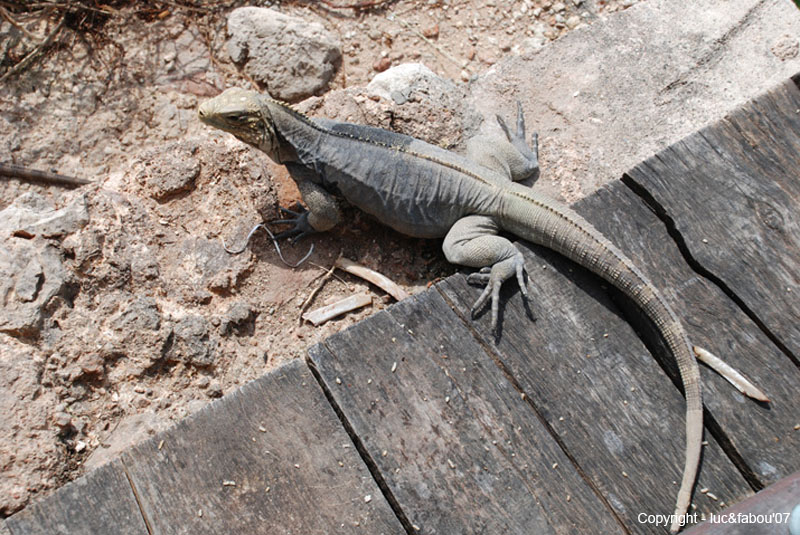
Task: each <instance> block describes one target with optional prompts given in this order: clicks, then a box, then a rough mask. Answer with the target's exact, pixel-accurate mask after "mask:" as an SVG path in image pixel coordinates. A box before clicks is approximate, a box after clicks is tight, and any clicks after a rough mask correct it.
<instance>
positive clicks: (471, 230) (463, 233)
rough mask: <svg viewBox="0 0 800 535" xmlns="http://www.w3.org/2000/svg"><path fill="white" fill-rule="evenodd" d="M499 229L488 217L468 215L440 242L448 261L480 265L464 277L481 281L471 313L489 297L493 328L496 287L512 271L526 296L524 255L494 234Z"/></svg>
mask: <svg viewBox="0 0 800 535" xmlns="http://www.w3.org/2000/svg"><path fill="white" fill-rule="evenodd" d="M499 231H500V227H499V226H498V225H497V223H495V221H494V219H492V218H491V217H487V216H479V215H471V216H467V217H463V218H461V219H459V220H458V221H456V223H455V224H454V225H453V226H452V227H451V228H450V231H449V232H448V233H447V236H445V238H444V244H443V245H442V250H443V251H444V255H445V257H447V260H448V261H449V262H452V263H454V264H460V265H462V266H469V267H479V268H481V271H480V272H478V273H472V274H471V275H470V276H469V277H468V278H467V281H468V282H470V283H477V284H482V285H485V289H484V290H483V293H482V294H481V295H480V297H478V300H477V301H475V304H474V305H473V307H472V314H473V315H474V314H475V313H476V312H477V311H478V310H480V309H481V307H483V306H484V304H486V302H487V301H488V300H489V299H490V298H491V300H492V301H491V313H492V329H493V330H495V329H496V328H497V316H498V310H499V308H500V288H501V287H502V285H503V283H504V282H505V281H507V280H508V279H510V278H511V277H513V276H515V275H516V277H517V281H518V283H519V287H520V291H521V292H522V295H523V297H525V298H526V299H527V297H528V288H527V286H526V284H525V275H524V274H525V259H524V258H523V256H522V253H521V252H520V251H519V249H517V247H516V246H515V245H514V244H513V243H511V242H510V241H509V240H507V239H506V238H503V237H502V236H498V235H497V234H498V232H499Z"/></svg>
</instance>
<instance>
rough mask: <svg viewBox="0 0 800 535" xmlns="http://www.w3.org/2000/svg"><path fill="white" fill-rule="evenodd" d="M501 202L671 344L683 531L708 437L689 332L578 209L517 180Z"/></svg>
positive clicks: (518, 222) (513, 222)
mask: <svg viewBox="0 0 800 535" xmlns="http://www.w3.org/2000/svg"><path fill="white" fill-rule="evenodd" d="M501 206H502V208H501V210H500V216H499V220H500V225H501V227H502V228H503V229H505V230H507V231H510V232H512V233H514V234H516V235H517V236H519V237H520V238H523V239H526V240H529V241H531V242H533V243H536V244H539V245H543V246H545V247H548V248H550V249H553V250H554V251H556V252H558V253H560V254H562V255H564V256H566V257H567V258H569V259H570V260H572V261H573V262H575V263H577V264H578V265H580V266H583V267H584V268H586V269H588V270H590V271H591V272H593V273H595V274H596V275H599V276H600V277H602V278H603V279H605V280H606V281H608V282H609V283H611V284H612V285H614V286H615V287H616V288H618V289H619V290H621V291H622V292H623V293H624V294H625V295H627V296H628V297H629V298H631V299H632V300H633V301H634V302H635V303H636V304H637V305H638V306H639V307H640V308H641V309H642V310H643V311H644V312H645V314H646V315H647V317H648V318H649V319H650V320H651V321H652V322H653V323H654V324H655V325H656V327H657V328H658V330H659V332H660V333H661V336H662V338H663V339H664V341H665V342H666V343H667V346H668V347H669V349H670V352H671V353H672V355H673V357H674V358H675V361H676V362H677V364H678V369H679V371H680V375H681V381H682V382H683V389H684V394H685V396H686V458H685V463H684V468H683V478H682V481H681V486H680V489H679V491H678V499H677V504H676V506H675V516H674V517H673V519H674V521H673V523H672V526H671V528H670V530H671V531H672V532H673V533H677V530H678V529H680V526H681V524H683V523H684V522H682V521H683V519H684V515H685V514H686V511H687V510H688V508H689V503H690V501H691V496H692V488H693V487H694V483H695V480H696V478H697V469H698V466H699V464H700V452H701V449H702V441H703V397H702V391H701V388H700V370H699V369H698V366H697V361H696V360H695V354H694V352H693V348H692V345H691V344H690V343H689V338H688V336H687V335H686V331H685V330H684V329H683V326H682V325H681V323H680V321H678V318H677V316H676V315H675V312H674V311H673V310H672V308H671V307H670V306H669V305H668V304H667V302H666V301H665V300H664V299H663V297H662V296H661V295H660V294H659V292H658V290H656V288H655V287H654V286H653V284H652V283H651V282H650V281H649V280H648V279H647V277H646V276H645V275H644V273H642V272H641V271H640V270H639V269H638V268H637V267H636V266H635V265H634V264H633V262H631V260H630V259H629V258H628V257H627V256H626V255H625V254H624V253H623V252H622V251H621V250H619V249H618V248H617V247H616V246H615V245H614V244H612V243H611V242H610V241H609V240H608V239H607V238H605V237H604V236H603V235H602V234H601V233H600V231H598V230H597V229H595V228H594V227H593V226H592V225H591V224H590V223H589V222H588V221H586V220H585V219H584V218H583V217H581V216H580V215H579V214H578V213H576V212H575V211H574V210H572V209H571V208H569V207H568V206H566V205H563V204H561V203H558V202H555V201H552V200H551V199H545V198H543V197H541V196H540V195H539V194H538V193H536V192H534V191H531V190H530V189H527V188H524V187H522V186H518V185H517V184H511V185H509V186H508V188H507V189H506V191H505V193H504V195H503V198H502V199H501Z"/></svg>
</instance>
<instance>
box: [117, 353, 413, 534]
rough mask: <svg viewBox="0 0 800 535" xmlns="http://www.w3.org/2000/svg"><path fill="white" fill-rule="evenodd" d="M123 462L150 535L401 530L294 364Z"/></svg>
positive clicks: (306, 374)
mask: <svg viewBox="0 0 800 535" xmlns="http://www.w3.org/2000/svg"><path fill="white" fill-rule="evenodd" d="M123 462H124V463H125V466H126V467H127V470H128V473H129V474H130V477H131V480H132V482H133V484H134V487H135V488H136V489H137V492H138V495H139V497H140V502H141V504H142V508H143V510H144V511H145V514H146V516H147V518H148V520H149V522H150V525H151V526H152V529H153V533H160V534H170V533H270V534H289V533H292V534H303V535H306V534H320V535H323V534H326V535H327V534H330V533H353V532H356V531H357V532H363V533H375V534H381V533H382V534H389V533H393V534H401V533H405V530H404V529H403V527H402V526H401V525H400V523H399V521H398V520H397V517H396V516H395V515H394V513H393V512H392V510H391V508H390V507H389V505H388V503H387V502H386V500H385V498H384V497H383V495H382V494H381V492H380V490H379V489H378V487H377V485H376V483H375V481H374V480H373V478H372V477H371V475H370V473H369V471H368V469H367V467H366V465H365V464H364V463H363V461H362V460H361V458H360V457H359V456H358V453H357V452H356V450H355V448H354V446H353V444H352V441H351V440H350V438H349V437H348V435H347V434H346V432H345V431H344V428H343V427H342V426H341V422H340V421H339V420H338V418H337V417H336V415H335V413H334V412H333V410H332V409H331V407H330V405H329V403H328V401H327V400H326V399H325V397H324V394H323V392H322V390H321V389H320V387H319V385H318V384H317V382H316V380H315V379H314V377H313V376H312V375H311V373H310V371H309V370H308V368H307V366H306V365H305V363H303V362H301V361H294V362H292V363H290V364H287V365H285V366H283V367H281V368H278V369H277V370H275V371H274V372H272V373H270V374H267V375H265V376H264V377H262V378H261V379H258V380H256V381H253V382H251V383H249V384H247V385H245V386H244V387H242V388H241V389H239V390H238V391H236V392H234V393H232V394H229V395H227V396H225V397H224V398H223V399H222V400H220V401H218V402H216V403H213V404H211V405H210V406H208V407H207V408H205V409H203V410H201V411H200V412H199V413H197V414H196V415H194V416H192V417H190V418H188V419H186V420H184V421H182V422H180V423H179V424H178V425H177V426H175V427H174V428H172V429H171V430H169V431H167V432H165V433H163V434H161V435H158V436H156V437H155V438H154V439H152V440H149V441H147V442H145V443H143V444H141V445H139V446H137V447H135V448H133V449H132V450H129V451H128V452H126V453H125V454H123Z"/></svg>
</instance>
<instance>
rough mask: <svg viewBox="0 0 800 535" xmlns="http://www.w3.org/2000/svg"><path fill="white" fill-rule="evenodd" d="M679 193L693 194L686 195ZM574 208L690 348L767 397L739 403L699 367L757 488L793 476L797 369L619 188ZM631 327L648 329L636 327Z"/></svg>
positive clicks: (708, 399)
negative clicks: (669, 314) (645, 285)
mask: <svg viewBox="0 0 800 535" xmlns="http://www.w3.org/2000/svg"><path fill="white" fill-rule="evenodd" d="M674 187H678V188H680V185H679V184H678V183H676V184H674ZM683 194H684V195H686V196H693V195H694V193H693V192H692V191H688V190H683ZM575 209H576V210H577V211H578V212H580V213H581V214H582V215H583V216H584V217H586V218H587V219H588V220H589V221H592V222H593V223H594V224H595V226H596V227H597V228H598V229H599V230H600V231H601V232H603V233H604V234H605V235H606V236H608V237H610V238H611V239H612V241H614V243H616V245H617V246H618V247H619V248H620V249H622V251H623V252H625V253H626V254H627V255H628V256H629V257H630V258H633V259H635V262H636V263H637V265H639V266H640V267H641V269H642V270H643V271H644V272H645V273H646V274H647V275H648V277H649V278H650V280H651V281H652V282H653V284H655V285H656V287H657V288H659V289H660V290H661V292H662V294H663V295H664V298H665V299H666V300H667V301H668V302H669V304H670V305H671V306H672V307H673V309H674V310H675V312H676V313H677V314H678V317H679V318H681V320H682V322H683V325H684V326H685V328H686V329H687V331H688V333H689V336H690V339H691V340H692V342H693V343H694V344H697V345H699V346H701V347H704V348H706V349H708V350H709V351H711V352H712V353H714V354H716V355H717V356H719V357H720V358H722V359H724V360H725V361H726V362H728V363H729V364H731V365H732V366H734V367H735V368H737V369H739V370H740V371H742V372H743V373H745V375H747V376H748V377H750V378H751V379H752V380H753V381H755V383H756V384H758V385H759V386H760V387H761V388H762V389H763V390H764V391H765V392H766V393H767V394H768V396H769V397H770V399H771V400H772V402H771V403H770V404H768V405H767V404H761V403H757V402H754V401H752V400H748V399H745V398H744V397H743V396H742V395H741V394H740V393H739V392H738V391H737V390H735V389H734V388H733V387H732V386H731V385H730V384H729V383H728V382H727V381H725V380H724V379H723V378H722V377H720V376H719V375H718V374H716V373H714V372H713V371H711V370H710V369H708V368H705V367H704V366H701V373H702V377H703V387H704V391H705V405H706V407H707V408H708V409H709V410H710V413H711V416H712V417H713V419H714V421H715V422H716V423H717V424H718V425H719V426H720V428H721V431H722V432H723V433H724V435H725V437H726V440H729V441H730V442H731V444H732V445H733V446H734V447H735V448H736V451H737V452H738V454H739V455H741V457H742V458H743V459H744V461H745V462H746V463H747V465H748V466H749V467H750V468H751V469H752V471H753V472H754V473H755V474H756V476H757V477H758V479H759V480H760V481H761V483H762V484H764V485H768V484H770V483H773V482H775V481H777V480H779V479H781V478H783V477H786V476H788V475H789V474H791V473H792V472H795V471H796V470H798V469H800V433H798V432H797V431H795V430H794V426H795V425H796V424H797V415H798V414H800V396H798V395H797V392H798V389H799V388H800V370H798V368H797V367H796V366H795V365H794V363H792V362H791V361H790V360H789V359H788V358H786V357H785V355H784V354H783V353H782V352H781V351H780V350H779V349H778V348H777V347H776V346H775V345H774V344H773V343H772V342H771V341H770V340H769V339H768V338H767V336H766V335H764V333H763V332H762V331H761V330H760V329H759V327H758V326H757V325H755V324H754V323H753V322H752V321H751V320H750V318H748V317H747V316H746V315H745V314H744V313H743V312H742V311H741V309H740V308H739V306H738V305H736V303H734V302H733V301H732V300H731V299H730V298H729V297H728V296H727V295H725V293H724V292H722V291H721V290H720V289H719V287H717V286H716V285H715V284H713V283H711V282H709V281H708V280H707V279H705V278H704V277H702V276H701V275H698V274H697V273H696V272H695V271H694V270H692V269H691V267H689V265H688V264H687V263H686V262H685V261H684V259H683V256H682V255H681V252H680V250H679V249H678V247H677V245H676V244H675V242H674V240H673V239H672V238H671V237H670V236H669V235H668V233H667V230H666V227H665V225H664V224H663V222H662V221H661V220H659V219H658V217H656V215H655V214H653V213H652V211H650V210H649V209H648V208H647V207H646V206H645V204H644V203H643V202H642V201H641V199H640V198H639V197H638V196H636V195H635V194H634V193H633V192H631V191H630V189H628V188H627V187H625V186H624V184H622V183H620V182H616V183H613V184H609V185H608V186H607V187H605V188H603V189H601V190H599V191H597V192H595V193H594V194H593V195H591V196H590V197H588V198H586V199H584V200H582V201H581V202H579V203H578V204H577V205H576V206H575ZM798 209H800V207H798ZM637 315H638V316H641V313H640V312H639V311H638V310H634V311H633V313H632V314H629V317H635V316H637ZM638 326H639V327H645V328H650V326H649V325H646V324H645V322H644V320H643V321H642V322H641V323H640V324H639V325H638ZM648 338H649V339H650V340H656V341H657V342H658V345H659V347H660V351H658V353H660V354H661V355H662V357H661V358H662V361H664V362H666V363H667V365H668V367H669V368H671V369H672V370H673V376H674V377H676V378H677V368H676V366H675V365H674V359H672V357H671V356H670V355H669V352H668V350H667V349H666V348H665V347H663V345H661V341H660V337H659V336H658V334H657V333H655V332H654V331H653V332H651V333H650V335H649V336H648Z"/></svg>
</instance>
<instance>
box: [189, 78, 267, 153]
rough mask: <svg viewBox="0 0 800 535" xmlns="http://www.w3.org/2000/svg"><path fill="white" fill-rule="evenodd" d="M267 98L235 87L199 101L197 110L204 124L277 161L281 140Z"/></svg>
mask: <svg viewBox="0 0 800 535" xmlns="http://www.w3.org/2000/svg"><path fill="white" fill-rule="evenodd" d="M268 100H269V99H265V98H264V97H263V96H262V95H261V94H259V93H257V92H255V91H248V90H246V89H239V88H235V87H234V88H231V89H227V90H225V91H224V92H223V93H221V94H220V95H217V96H216V97H214V98H212V99H210V100H207V101H205V102H203V103H202V104H200V107H199V108H198V110H197V114H198V116H199V117H200V120H201V121H202V122H204V123H206V124H207V125H210V126H213V127H214V128H219V129H220V130H224V131H225V132H228V133H230V134H233V135H234V136H236V137H237V138H238V139H239V140H241V141H244V142H245V143H247V144H249V145H252V146H254V147H256V148H257V149H261V150H262V151H264V152H266V153H267V154H268V155H269V157H270V158H272V159H273V160H275V161H276V162H279V163H280V161H281V158H280V156H281V154H280V152H281V151H280V143H279V140H278V136H277V133H276V131H275V125H274V123H273V121H272V115H271V113H270V110H269V106H268V105H267V101H268Z"/></svg>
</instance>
